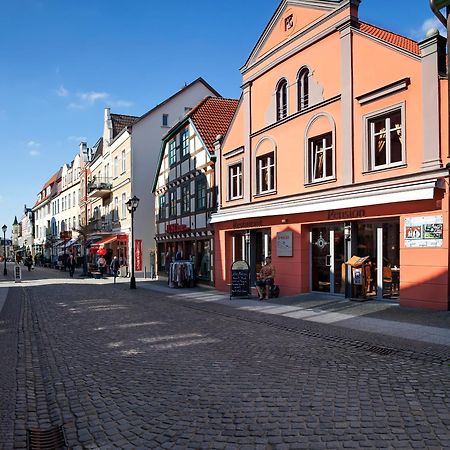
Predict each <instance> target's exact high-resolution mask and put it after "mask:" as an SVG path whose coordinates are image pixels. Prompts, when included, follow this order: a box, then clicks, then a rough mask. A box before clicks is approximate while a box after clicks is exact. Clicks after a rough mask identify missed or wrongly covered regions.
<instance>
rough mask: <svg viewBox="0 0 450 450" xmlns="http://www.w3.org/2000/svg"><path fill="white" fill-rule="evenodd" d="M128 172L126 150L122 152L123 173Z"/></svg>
mask: <svg viewBox="0 0 450 450" xmlns="http://www.w3.org/2000/svg"><path fill="white" fill-rule="evenodd" d="M126 170H127V160H126V154H125V150H122V173H125V172H126Z"/></svg>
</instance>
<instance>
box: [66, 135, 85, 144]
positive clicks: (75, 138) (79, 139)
mask: <svg viewBox="0 0 450 450" xmlns="http://www.w3.org/2000/svg"><path fill="white" fill-rule="evenodd" d="M67 140H68V141H73V142H76V143H78V144H79V143H80V142H86V141H87V137H86V136H69V137H68V138H67Z"/></svg>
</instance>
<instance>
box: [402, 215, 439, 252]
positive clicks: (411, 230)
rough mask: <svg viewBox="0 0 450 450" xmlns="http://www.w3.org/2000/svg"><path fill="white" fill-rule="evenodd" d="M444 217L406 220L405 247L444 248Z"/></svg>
mask: <svg viewBox="0 0 450 450" xmlns="http://www.w3.org/2000/svg"><path fill="white" fill-rule="evenodd" d="M443 240H444V217H443V216H421V217H407V218H406V219H405V247H410V248H411V247H442V243H443Z"/></svg>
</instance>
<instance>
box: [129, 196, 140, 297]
mask: <svg viewBox="0 0 450 450" xmlns="http://www.w3.org/2000/svg"><path fill="white" fill-rule="evenodd" d="M126 205H127V209H128V211H129V212H130V213H131V278H130V289H136V278H135V277H134V212H135V211H136V209H137V207H138V206H139V199H138V198H137V197H136V196H133V198H130V199H129V200H128V201H127V202H126Z"/></svg>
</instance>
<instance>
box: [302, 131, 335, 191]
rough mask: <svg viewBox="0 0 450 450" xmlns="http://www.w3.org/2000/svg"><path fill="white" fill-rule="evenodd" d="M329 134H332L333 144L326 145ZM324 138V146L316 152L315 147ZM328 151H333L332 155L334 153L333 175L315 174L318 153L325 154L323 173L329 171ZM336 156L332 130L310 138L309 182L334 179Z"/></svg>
mask: <svg viewBox="0 0 450 450" xmlns="http://www.w3.org/2000/svg"><path fill="white" fill-rule="evenodd" d="M327 136H330V138H331V139H330V140H331V144H330V145H329V146H328V147H327V146H326V140H327ZM319 140H322V147H321V149H320V150H319V151H318V152H316V151H315V149H316V147H315V144H316V143H317V142H318V141H319ZM327 151H331V155H332V160H331V165H332V168H331V175H325V176H323V177H316V176H315V173H314V171H315V162H316V157H317V156H318V154H323V173H324V174H326V173H327V157H326V155H327ZM335 158H336V152H335V149H334V142H333V133H332V132H331V131H330V132H329V133H325V134H323V135H321V136H318V137H316V138H314V137H313V138H310V139H309V165H308V171H309V173H308V181H309V183H311V184H312V183H320V182H322V181H328V180H334V179H335V169H334V167H335Z"/></svg>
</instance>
